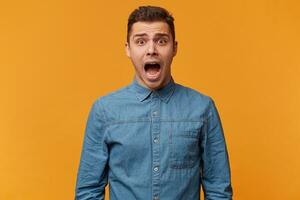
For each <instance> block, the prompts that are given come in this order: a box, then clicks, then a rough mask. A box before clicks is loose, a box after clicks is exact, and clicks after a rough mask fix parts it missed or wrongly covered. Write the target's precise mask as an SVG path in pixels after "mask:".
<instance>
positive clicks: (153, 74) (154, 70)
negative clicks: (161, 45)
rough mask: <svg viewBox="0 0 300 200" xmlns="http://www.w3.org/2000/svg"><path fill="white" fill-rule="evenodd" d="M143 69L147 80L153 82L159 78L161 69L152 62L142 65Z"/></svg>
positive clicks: (157, 64)
mask: <svg viewBox="0 0 300 200" xmlns="http://www.w3.org/2000/svg"><path fill="white" fill-rule="evenodd" d="M144 69H145V72H146V76H147V78H148V79H149V80H154V79H157V78H158V77H159V74H160V69H161V67H160V64H159V63H156V62H153V63H146V64H145V65H144Z"/></svg>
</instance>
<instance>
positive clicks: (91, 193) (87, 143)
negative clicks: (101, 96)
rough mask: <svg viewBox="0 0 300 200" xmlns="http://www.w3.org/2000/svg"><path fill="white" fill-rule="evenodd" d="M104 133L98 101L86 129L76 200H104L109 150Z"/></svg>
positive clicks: (102, 116) (102, 114) (93, 107)
mask: <svg viewBox="0 0 300 200" xmlns="http://www.w3.org/2000/svg"><path fill="white" fill-rule="evenodd" d="M104 131H105V117H104V113H103V110H102V109H101V106H100V102H99V100H98V101H95V103H94V104H93V106H92V108H91V110H90V113H89V117H88V120H87V124H86V128H85V135H84V142H83V147H82V152H81V158H80V164H79V169H78V173H77V182H76V190H75V200H96V199H97V200H104V197H105V186H106V185H107V177H108V166H107V160H108V149H107V145H106V143H105V142H104Z"/></svg>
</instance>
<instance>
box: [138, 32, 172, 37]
mask: <svg viewBox="0 0 300 200" xmlns="http://www.w3.org/2000/svg"><path fill="white" fill-rule="evenodd" d="M143 36H147V34H146V33H138V34H135V35H133V38H135V37H143ZM157 36H158V37H164V36H166V37H168V38H169V35H168V34H167V33H156V34H155V37H157Z"/></svg>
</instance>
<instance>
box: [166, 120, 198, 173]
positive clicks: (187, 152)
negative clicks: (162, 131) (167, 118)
mask: <svg viewBox="0 0 300 200" xmlns="http://www.w3.org/2000/svg"><path fill="white" fill-rule="evenodd" d="M202 126H203V123H202V122H174V123H172V125H171V129H170V132H169V150H170V157H169V165H170V167H171V168H173V169H185V168H192V167H194V166H195V165H196V163H198V162H199V160H200V137H201V130H202Z"/></svg>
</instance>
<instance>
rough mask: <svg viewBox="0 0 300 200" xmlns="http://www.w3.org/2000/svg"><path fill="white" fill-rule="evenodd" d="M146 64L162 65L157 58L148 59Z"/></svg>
mask: <svg viewBox="0 0 300 200" xmlns="http://www.w3.org/2000/svg"><path fill="white" fill-rule="evenodd" d="M146 64H159V65H160V63H159V61H156V60H151V61H146V62H145V65H146Z"/></svg>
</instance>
